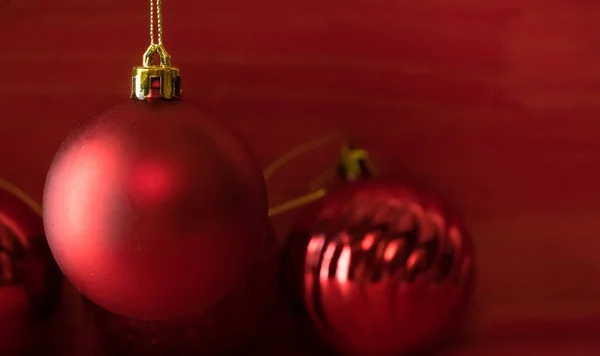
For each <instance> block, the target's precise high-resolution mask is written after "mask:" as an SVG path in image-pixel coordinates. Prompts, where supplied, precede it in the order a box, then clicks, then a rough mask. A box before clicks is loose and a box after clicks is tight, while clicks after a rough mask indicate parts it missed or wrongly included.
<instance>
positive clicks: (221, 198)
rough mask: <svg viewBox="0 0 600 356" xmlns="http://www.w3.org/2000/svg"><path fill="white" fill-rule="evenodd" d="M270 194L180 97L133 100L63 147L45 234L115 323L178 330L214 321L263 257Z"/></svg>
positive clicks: (219, 130)
mask: <svg viewBox="0 0 600 356" xmlns="http://www.w3.org/2000/svg"><path fill="white" fill-rule="evenodd" d="M152 68H153V67H144V68H143V69H144V70H145V71H146V72H148V71H151V70H153V69H152ZM160 68H162V67H160ZM160 68H159V69H160ZM169 73H170V72H166V74H163V75H168V74H169ZM163 89H164V88H162V89H161V90H163ZM266 196H267V195H266V188H265V182H264V179H263V176H262V173H261V171H260V169H259V167H258V165H257V164H256V163H255V160H254V157H253V156H252V155H251V154H250V153H249V150H248V149H247V148H246V147H245V146H244V145H243V144H241V143H240V141H239V140H238V139H237V138H236V137H235V136H234V135H233V134H232V133H231V132H230V131H229V130H227V129H226V128H224V127H222V126H221V125H219V124H218V123H217V122H215V121H212V120H209V119H207V118H205V117H204V116H203V115H202V113H201V112H199V111H198V110H196V109H195V108H194V107H193V106H191V105H188V104H187V103H186V102H185V101H182V100H179V99H171V100H166V99H161V98H157V99H148V100H132V101H131V102H129V103H126V104H124V105H122V106H119V107H117V108H115V109H113V110H110V111H108V112H106V113H104V114H102V115H100V116H98V117H96V118H95V119H94V120H92V121H90V122H88V123H86V124H84V125H81V126H79V127H78V128H77V129H76V130H75V131H74V132H73V133H71V135H70V136H69V137H68V138H67V139H66V141H65V142H64V143H63V145H62V147H61V148H60V150H59V151H58V153H57V154H56V157H55V158H54V161H53V163H52V166H51V168H50V170H49V173H48V177H47V180H46V187H45V192H44V224H45V228H46V234H47V237H48V241H49V244H50V248H51V249H52V252H53V254H54V257H55V258H56V261H57V262H58V264H59V266H60V267H61V269H62V270H63V272H64V273H65V275H66V276H67V278H68V279H69V280H70V281H71V282H72V283H73V284H74V285H75V287H76V288H77V289H78V290H79V291H80V292H81V293H82V294H84V295H85V296H86V297H87V298H89V299H90V300H92V301H93V302H94V303H96V304H98V305H100V306H101V307H103V308H105V309H107V310H108V311H110V312H112V313H115V314H117V315H122V316H126V317H132V318H137V319H147V320H172V319H176V318H182V317H187V316H190V315H200V314H202V313H204V312H206V310H207V309H208V308H210V307H212V306H213V305H214V304H215V303H217V302H218V301H219V300H221V299H222V298H223V297H224V296H226V295H228V294H229V293H232V291H234V290H235V289H236V287H237V286H238V284H239V283H240V282H241V281H242V280H243V279H244V277H245V276H246V275H247V274H248V271H249V270H251V269H252V268H253V267H254V266H255V265H256V264H257V263H258V261H259V260H260V259H261V258H262V254H263V250H264V245H265V238H266V231H267V198H266Z"/></svg>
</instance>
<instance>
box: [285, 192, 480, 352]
mask: <svg viewBox="0 0 600 356" xmlns="http://www.w3.org/2000/svg"><path fill="white" fill-rule="evenodd" d="M289 238H290V240H291V241H290V245H289V246H290V247H289V248H288V249H291V251H290V250H288V251H287V254H288V255H287V258H288V259H289V261H288V262H287V263H291V264H292V266H291V268H292V269H295V270H296V272H295V273H294V272H292V274H291V276H295V277H291V278H300V279H301V283H302V285H301V286H299V285H298V284H299V283H296V286H295V288H296V292H295V294H296V295H298V291H301V292H300V293H301V298H300V299H301V300H302V302H303V304H304V306H305V308H306V309H307V311H308V313H309V315H310V316H311V318H312V319H313V321H314V322H315V323H316V324H317V327H318V328H319V330H320V331H321V333H322V334H323V335H324V336H325V338H326V339H328V340H329V341H330V342H331V343H332V344H334V345H335V346H336V347H337V348H338V349H340V350H342V351H344V352H347V353H349V354H354V355H380V354H381V355H387V354H394V353H397V352H408V351H412V350H414V349H416V348H420V347H423V346H424V345H426V344H428V343H431V342H433V341H434V340H435V339H437V338H438V337H439V336H440V333H441V332H442V330H443V329H445V328H446V327H447V326H448V325H450V324H451V323H452V322H453V321H454V318H455V317H456V316H457V315H458V314H460V311H459V309H461V308H462V305H463V304H464V303H463V302H462V301H463V300H464V299H465V295H467V294H468V291H469V289H470V285H471V279H472V271H471V269H472V263H473V256H472V246H471V243H470V240H469V239H468V237H467V236H466V235H465V232H464V230H463V229H461V227H460V226H459V225H458V224H456V223H455V222H454V221H452V220H450V219H449V218H448V217H447V216H446V215H445V214H444V213H443V212H442V210H441V209H439V207H438V206H437V205H436V204H435V203H432V202H430V201H429V200H426V199H421V198H420V197H419V196H418V195H417V194H416V193H415V192H413V191H412V190H410V189H407V188H405V187H402V186H398V185H394V184H378V183H375V184H373V183H358V184H357V185H352V186H349V187H348V188H343V189H342V192H340V193H334V194H333V195H331V196H329V197H328V198H326V199H325V201H324V202H323V203H322V204H321V205H319V207H318V208H317V209H316V211H315V212H314V213H313V214H311V215H310V217H309V218H308V219H307V220H306V221H305V223H304V225H302V224H300V225H299V227H298V228H297V229H296V230H295V231H294V232H293V233H292V234H291V235H290V237H289ZM299 265H300V266H299ZM293 293H294V292H293V291H292V294H293ZM392 350H393V352H391V351H392Z"/></svg>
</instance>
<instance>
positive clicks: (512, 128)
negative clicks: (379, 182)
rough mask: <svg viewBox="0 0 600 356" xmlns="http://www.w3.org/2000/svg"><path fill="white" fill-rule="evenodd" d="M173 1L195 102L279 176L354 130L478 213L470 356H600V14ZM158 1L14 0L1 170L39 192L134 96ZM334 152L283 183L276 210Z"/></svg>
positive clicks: (397, 170)
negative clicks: (83, 135)
mask: <svg viewBox="0 0 600 356" xmlns="http://www.w3.org/2000/svg"><path fill="white" fill-rule="evenodd" d="M165 3H166V4H165V26H166V27H165V43H166V46H167V49H168V50H169V52H170V53H171V54H172V56H173V63H174V65H176V66H178V67H179V68H180V69H181V70H182V75H183V76H184V77H183V78H184V86H185V94H186V97H187V100H190V101H193V102H194V103H196V104H198V105H199V106H200V107H202V108H203V109H204V110H205V111H206V112H207V113H208V114H210V115H212V116H214V117H215V118H217V119H220V120H224V121H226V122H227V123H229V124H231V125H232V126H234V127H235V128H236V129H237V130H238V131H239V132H240V133H241V134H242V135H243V136H244V137H245V138H246V139H247V140H248V141H249V142H250V144H251V146H252V148H253V149H254V151H255V153H256V155H257V156H258V158H259V160H260V162H261V163H262V164H264V165H266V164H267V163H268V162H269V161H271V160H272V159H273V158H275V157H276V156H277V155H279V154H281V153H282V152H283V151H285V150H287V149H289V148H290V147H291V146H293V145H296V144H299V143H302V142H305V141H307V140H310V139H313V138H315V137H318V136H320V135H323V134H326V133H329V132H332V131H338V130H345V131H347V132H350V133H352V134H353V135H354V137H356V138H357V139H358V142H359V143H361V144H362V145H364V146H366V147H367V148H369V149H371V150H372V151H373V154H374V155H375V157H376V159H377V160H378V162H379V163H380V165H381V166H382V168H383V169H384V171H386V172H388V173H389V174H403V175H406V176H408V177H410V178H412V179H415V180H417V181H419V182H420V183H422V184H423V185H424V186H427V187H429V188H430V189H432V190H434V191H436V192H438V193H439V194H440V195H442V196H443V197H444V198H445V199H447V200H448V201H449V202H451V203H452V204H453V205H454V206H455V207H456V208H457V209H458V210H459V211H460V212H461V213H462V214H463V215H464V217H465V219H466V222H467V224H468V226H469V227H470V229H471V230H472V233H473V236H474V237H475V239H476V243H477V247H478V252H479V266H478V268H479V271H478V272H479V276H480V281H479V286H478V290H477V295H476V300H475V302H476V303H475V310H474V315H473V318H472V322H471V323H470V324H471V328H470V330H471V335H472V338H471V339H472V341H471V342H472V343H470V344H468V345H463V346H461V347H459V348H458V349H457V350H459V351H457V352H467V353H468V352H472V353H473V354H491V353H492V352H493V350H496V351H498V352H500V351H502V352H500V354H503V352H504V351H506V350H510V352H512V353H522V354H534V353H538V351H539V350H540V349H539V347H542V345H544V343H546V344H548V343H549V342H550V341H548V340H547V339H552V343H551V344H548V345H550V346H545V349H546V348H547V350H546V352H547V353H546V354H549V353H550V352H551V351H552V352H554V353H555V354H557V355H562V354H565V355H567V354H586V355H596V354H598V355H600V341H597V342H596V341H594V339H596V335H597V332H598V331H600V283H598V280H599V279H600V258H598V256H599V254H600V252H599V251H600V223H599V222H600V184H599V183H598V182H600V168H599V167H600V165H599V163H600V160H599V158H600V140H598V137H600V21H599V17H598V16H600V15H599V14H600V3H598V2H595V1H584V0H549V1H541V0H503V1H500V0H418V1H417V0H412V1H408V0H393V1H392V0H345V1H340V0H320V1H316V0H302V1H299V0H298V1H277V0H254V1H243V0H221V1H194V0H168V1H165ZM147 7H148V6H147V2H146V1H145V0H135V1H134V0H104V1H79V0H43V1H42V0H0V73H1V84H0V142H1V145H2V146H1V147H2V150H0V162H2V163H1V164H0V176H2V177H5V178H7V179H8V180H11V181H12V182H14V183H16V184H18V185H19V186H20V187H22V188H23V189H25V190H26V191H27V192H29V193H31V194H32V195H34V196H35V197H37V198H40V197H41V192H42V187H43V183H44V177H45V171H46V170H47V168H48V165H49V163H50V160H51V159H52V156H53V154H54V152H55V150H56V148H57V147H58V145H59V144H60V142H61V140H62V139H63V138H64V137H65V136H66V134H67V133H68V132H69V130H70V129H71V128H72V127H73V126H74V125H75V124H76V123H77V122H78V121H81V120H85V119H88V118H90V117H91V116H92V115H93V114H94V113H95V112H97V111H99V110H103V109H105V108H108V107H110V106H111V105H114V104H117V103H119V102H120V101H123V100H127V98H128V94H129V85H130V78H129V74H130V69H131V67H132V66H134V65H137V64H140V62H141V55H142V53H143V51H144V50H145V49H146V46H147V42H148V36H147V31H148V29H147V28H148V25H147V22H148V13H147V12H148V10H147ZM334 153H335V152H334V149H333V148H332V147H329V148H327V149H323V150H321V151H319V152H315V153H314V154H312V155H311V156H310V157H309V156H307V157H305V158H306V159H303V160H299V161H298V162H297V165H296V166H293V167H291V168H286V169H285V170H284V171H282V172H281V173H280V174H279V175H277V176H276V177H274V178H273V179H274V180H273V182H269V184H270V188H271V190H272V192H273V194H272V195H273V199H274V201H276V200H280V199H282V197H283V196H284V195H289V194H294V193H297V192H299V191H300V190H301V189H303V188H304V187H305V185H306V183H307V181H308V180H309V179H310V178H312V177H313V176H316V175H317V174H318V173H320V171H321V170H322V169H323V168H325V167H326V166H327V165H328V163H329V162H330V161H331V159H333V154H334ZM276 223H277V227H278V229H279V231H285V228H286V227H287V226H288V225H289V224H288V223H289V219H288V218H282V219H278V220H277V221H276ZM474 345H475V346H474ZM536 350H537V351H536ZM550 350H551V351H550Z"/></svg>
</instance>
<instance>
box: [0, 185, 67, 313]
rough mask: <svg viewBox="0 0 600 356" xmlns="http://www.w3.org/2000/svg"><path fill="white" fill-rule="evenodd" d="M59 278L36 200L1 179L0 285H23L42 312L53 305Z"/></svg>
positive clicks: (32, 305) (51, 309) (34, 305)
mask: <svg viewBox="0 0 600 356" xmlns="http://www.w3.org/2000/svg"><path fill="white" fill-rule="evenodd" d="M61 278H62V276H61V273H60V270H59V269H58V266H57V265H56V263H55V262H54V259H53V258H52V254H51V253H50V249H49V248H48V244H47V242H46V238H45V236H44V227H43V224H42V217H41V208H40V206H39V204H38V203H36V202H35V201H34V200H33V199H31V198H30V197H29V196H27V195H26V194H25V193H23V192H22V191H21V190H20V189H18V188H17V187H15V186H13V185H12V184H10V183H8V182H6V181H4V180H0V289H2V288H4V287H6V288H8V289H13V287H22V288H23V290H24V291H25V296H26V297H27V300H28V305H29V307H30V308H32V310H33V311H34V312H36V313H43V314H45V313H48V312H51V311H53V310H54V307H55V306H56V302H57V300H58V296H59V294H60V293H59V292H60V281H61ZM0 293H1V292H0ZM0 305H6V304H4V303H1V302H0Z"/></svg>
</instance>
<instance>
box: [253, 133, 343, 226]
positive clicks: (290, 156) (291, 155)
mask: <svg viewBox="0 0 600 356" xmlns="http://www.w3.org/2000/svg"><path fill="white" fill-rule="evenodd" d="M342 138H344V135H343V134H341V133H331V134H329V135H325V136H322V137H319V138H317V139H314V140H311V141H308V142H306V143H303V144H301V145H298V146H296V147H294V148H292V149H291V150H290V151H288V152H286V153H284V154H283V155H281V156H280V157H279V158H277V159H276V160H275V161H273V162H272V163H271V164H269V165H268V166H267V168H265V169H264V170H263V176H264V177H265V180H268V179H269V178H271V177H272V176H273V174H275V173H276V172H277V171H278V170H280V169H281V168H282V167H284V166H285V165H286V164H288V163H290V162H291V161H292V160H294V159H295V158H298V157H299V156H301V155H303V154H305V153H307V152H310V151H312V150H314V149H317V148H319V147H321V146H323V145H325V144H327V143H330V142H332V141H334V140H336V139H342ZM326 194H327V191H326V190H325V189H317V190H315V191H313V192H312V193H309V194H306V195H303V196H301V197H297V198H294V199H291V200H289V201H286V202H284V203H282V204H279V205H276V206H274V207H272V208H269V217H273V216H276V215H280V214H283V213H286V212H288V211H290V210H294V209H297V208H300V207H302V206H304V205H307V204H310V203H312V202H314V201H317V200H319V199H321V198H323V197H324V196H325V195H326Z"/></svg>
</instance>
